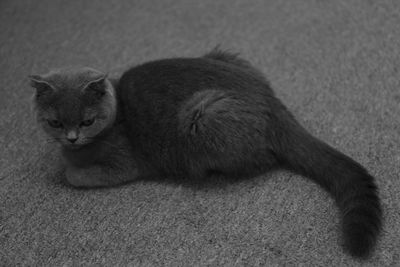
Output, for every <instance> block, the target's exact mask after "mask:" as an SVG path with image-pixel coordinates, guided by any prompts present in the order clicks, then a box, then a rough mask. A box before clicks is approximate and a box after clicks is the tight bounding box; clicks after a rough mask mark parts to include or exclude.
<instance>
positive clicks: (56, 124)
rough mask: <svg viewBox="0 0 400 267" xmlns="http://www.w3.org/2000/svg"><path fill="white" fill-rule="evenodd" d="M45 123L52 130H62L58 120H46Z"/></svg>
mask: <svg viewBox="0 0 400 267" xmlns="http://www.w3.org/2000/svg"><path fill="white" fill-rule="evenodd" d="M47 123H48V124H49V125H50V126H51V127H53V128H62V127H63V125H62V123H61V122H60V121H59V120H47Z"/></svg>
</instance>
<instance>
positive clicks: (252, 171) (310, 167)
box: [66, 50, 381, 257]
mask: <svg viewBox="0 0 400 267" xmlns="http://www.w3.org/2000/svg"><path fill="white" fill-rule="evenodd" d="M116 91H117V95H118V97H119V105H120V109H121V112H122V117H123V118H124V120H125V121H124V125H125V126H126V132H122V133H120V134H119V135H118V134H117V135H115V136H116V138H118V136H124V135H125V133H126V134H127V135H126V136H127V138H128V139H123V140H125V141H124V142H122V143H121V144H119V145H121V146H122V147H124V146H125V144H126V143H129V144H128V145H129V146H132V150H131V153H129V156H128V159H129V160H132V162H133V163H132V165H131V166H132V167H130V168H131V169H130V171H131V172H132V173H133V175H130V176H125V179H122V180H123V181H128V180H132V179H135V178H136V177H138V176H140V175H142V174H144V173H146V172H153V173H154V174H155V175H160V176H174V177H176V176H179V177H188V178H190V179H201V178H203V177H205V176H208V175H210V174H213V173H218V174H222V175H226V176H228V177H242V176H255V175H258V174H261V173H263V172H266V171H268V170H269V169H271V168H273V167H283V168H287V169H289V170H292V171H294V172H296V173H299V174H302V175H304V176H306V177H309V178H311V179H312V180H313V181H314V182H316V183H318V184H319V185H321V186H322V187H323V188H324V189H325V190H327V191H328V192H330V193H331V194H332V196H333V197H334V199H335V200H336V203H337V204H338V206H339V208H340V210H341V213H342V216H343V217H342V220H343V234H344V240H345V247H346V248H347V250H348V251H349V252H350V253H351V254H352V255H354V256H358V257H363V256H366V255H368V254H369V252H370V251H371V249H372V247H373V246H374V244H375V243H376V239H377V235H378V233H379V230H380V227H381V208H380V203H379V198H378V195H377V190H376V186H375V183H374V179H373V177H372V176H370V175H369V174H368V172H367V171H366V170H365V169H364V168H363V167H362V166H360V165H359V164H358V163H356V162H355V161H354V160H352V159H351V158H349V157H347V156H345V155H343V154H342V153H340V152H338V151H336V150H335V149H333V148H332V147H330V146H329V145H327V144H325V143H323V142H322V141H320V140H318V139H316V138H315V137H313V136H311V135H310V134H309V133H308V132H307V131H306V130H305V129H304V128H303V127H302V126H301V125H300V124H299V123H298V122H297V121H296V120H295V119H294V117H293V116H292V114H291V113H290V112H289V111H288V110H287V109H286V108H285V106H284V105H283V104H282V103H281V102H280V100H278V99H277V98H276V97H275V96H274V93H273V91H272V89H271V88H270V86H269V84H268V82H267V81H266V80H265V78H264V77H263V75H262V74H261V73H260V72H259V71H257V70H256V69H254V68H253V67H252V66H251V65H250V64H249V63H248V62H247V61H244V60H242V59H240V58H238V57H236V56H235V55H233V54H229V53H224V52H220V51H218V50H215V51H213V52H211V53H209V54H207V55H206V56H204V57H200V58H177V59H166V60H159V61H154V62H150V63H145V64H143V65H140V66H137V67H134V68H132V69H130V70H128V71H127V72H125V73H124V74H123V75H122V77H121V79H120V81H119V83H118V86H117V87H116ZM110 136H112V135H110ZM123 138H125V137H123ZM113 140H115V138H109V140H108V141H113ZM127 140H129V141H128V142H127ZM98 144H101V143H98ZM82 151H83V150H82ZM89 151H91V150H89ZM93 151H96V149H94V150H93ZM68 153H72V154H71V155H73V153H81V152H73V151H68ZM68 153H67V154H68ZM89 154H90V153H89ZM94 154H96V156H98V154H99V153H94ZM109 154H112V152H110V153H109ZM105 155H106V156H107V153H106V154H105ZM66 158H67V159H68V155H66ZM72 158H74V159H76V158H77V157H75V156H72ZM106 158H107V157H106ZM129 160H128V161H129ZM69 161H70V162H73V160H69ZM79 162H80V160H78V162H77V164H73V165H74V166H77V165H79ZM138 162H141V163H143V164H138ZM122 163H123V164H125V163H126V161H122ZM95 165H96V166H97V167H96V168H93V167H92V166H86V167H84V168H81V167H78V170H79V172H76V168H75V167H74V168H70V172H71V171H72V175H71V174H68V172H67V179H69V181H70V183H72V184H74V185H77V186H90V184H91V183H93V185H96V186H99V185H100V186H101V185H110V184H113V183H114V184H118V183H120V182H121V181H120V180H118V179H116V180H113V175H114V174H115V169H117V170H118V169H120V168H114V169H112V172H109V173H108V174H107V175H108V182H107V183H106V182H103V180H101V179H96V176H100V175H101V174H100V172H101V170H99V166H101V165H102V163H100V164H95ZM139 165H140V166H139ZM138 166H139V167H138ZM144 166H146V167H144ZM122 170H123V168H122ZM122 172H123V171H122ZM76 173H79V175H76ZM117 173H118V174H120V173H121V172H120V171H117ZM93 174H95V175H93ZM103 175H104V174H103ZM69 176H70V178H68V177H69ZM72 176H73V179H71V177H72ZM85 176H86V178H85ZM106 178H107V177H106ZM74 179H78V180H74ZM82 179H86V181H85V182H80V180H82ZM102 179H104V176H103V177H102ZM106 180H107V179H106ZM110 181H111V182H110ZM102 183H103V184H102Z"/></svg>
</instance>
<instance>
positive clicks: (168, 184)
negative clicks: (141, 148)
mask: <svg viewBox="0 0 400 267" xmlns="http://www.w3.org/2000/svg"><path fill="white" fill-rule="evenodd" d="M399 14H400V3H399V2H398V1H394V0H391V1H366V0H350V1H349V0H336V1H317V0H308V1H307V0H299V1H284V0H274V1H272V0H271V1H261V0H258V1H257V0H254V1H245V0H230V1H228V0H226V1H213V0H204V1H192V0H190V1H185V0H175V1H172V0H166V1H153V0H151V1H149V0H147V1H144V0H135V1H117V0H112V1H106V0H99V1H61V0H51V1H50V0H42V1H33V0H18V1H12V0H3V1H1V2H0V77H1V80H0V84H1V87H0V90H1V97H0V147H1V150H0V247H1V249H0V265H1V266H17V265H22V266H93V265H99V266H361V265H362V266H400V238H399V237H400V209H399V203H400V180H399V178H398V176H399V173H400V168H399V163H400V123H399V118H400V90H399V87H400V82H399V81H400V79H399V78H400V75H399V67H398V64H399V62H400V27H399V25H400V15H399ZM217 44H219V45H220V46H221V47H222V48H226V49H230V50H231V51H235V52H240V53H241V55H242V57H244V58H246V59H248V60H250V61H251V62H252V63H254V65H255V66H256V67H257V68H259V69H260V70H261V71H262V72H263V73H264V74H265V75H266V76H267V77H268V79H269V80H270V82H271V85H272V87H273V88H274V90H275V92H276V94H277V96H278V97H279V98H281V99H282V101H283V102H284V103H285V104H286V105H287V106H288V108H289V109H290V110H291V111H292V112H293V113H294V114H295V116H296V117H297V118H298V119H299V121H300V122H301V123H302V124H303V125H304V126H305V128H307V129H308V130H309V131H310V132H311V133H313V134H314V135H315V136H317V137H319V138H320V139H322V140H324V141H326V142H327V143H329V144H330V145H332V146H333V147H335V148H337V149H338V150H340V151H342V152H344V153H345V154H347V155H349V156H351V157H352V158H354V159H355V160H357V161H358V162H360V163H361V164H362V165H363V166H365V167H366V168H367V169H368V171H369V172H370V173H371V174H373V175H374V176H375V177H376V180H377V184H378V186H379V189H380V197H381V199H382V205H383V209H384V227H383V231H382V235H381V238H380V240H379V242H378V245H377V248H376V250H375V251H374V253H373V255H372V256H371V258H369V259H368V260H366V261H359V260H356V259H354V258H351V257H350V256H348V255H347V254H345V253H344V252H343V250H342V247H341V246H340V244H341V242H342V238H341V235H340V220H339V213H338V210H337V208H336V206H335V204H334V202H333V200H332V198H331V197H330V196H329V195H328V194H327V193H325V192H324V191H323V190H322V189H321V188H319V187H318V186H317V185H315V184H313V183H311V182H310V181H309V180H307V179H305V178H303V177H301V176H298V175H294V174H292V173H290V172H286V171H281V170H277V171H274V172H270V173H267V174H265V175H262V176H259V177H255V178H254V179H248V180H242V181H236V182H230V181H211V182H207V183H205V184H203V185H190V184H183V183H178V182H173V181H165V182H160V181H150V180H149V181H140V182H136V183H131V184H127V185H124V186H121V187H116V188H110V189H96V190H77V189H74V188H71V187H69V186H67V185H66V184H65V182H64V179H63V173H62V167H61V162H60V158H59V154H58V151H57V149H56V148H55V147H54V145H53V144H49V143H48V142H46V139H45V138H44V137H43V135H42V134H41V132H40V130H38V129H37V127H36V125H35V119H34V116H33V114H32V112H31V107H30V103H31V101H30V100H31V96H32V93H33V89H32V88H30V87H29V84H28V81H27V75H28V74H32V73H43V72H47V71H48V70H49V69H51V68H55V67H61V66H68V65H69V66H70V65H87V66H91V67H94V68H97V69H100V70H104V71H109V72H111V73H112V74H115V75H118V74H120V72H121V71H122V70H124V69H126V68H127V67H129V66H131V65H135V64H138V63H141V62H145V61H148V60H152V59H158V58H166V57H175V56H198V55H201V54H203V53H205V52H207V51H209V50H210V49H211V48H213V47H215V45H217Z"/></svg>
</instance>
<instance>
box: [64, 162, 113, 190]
mask: <svg viewBox="0 0 400 267" xmlns="http://www.w3.org/2000/svg"><path fill="white" fill-rule="evenodd" d="M65 177H66V179H67V182H68V183H69V184H70V185H72V186H73V187H84V188H89V187H100V186H106V184H104V183H103V182H101V180H100V179H98V178H96V177H93V174H90V170H89V169H84V168H74V167H68V168H67V169H66V171H65Z"/></svg>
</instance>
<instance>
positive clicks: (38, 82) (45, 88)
mask: <svg viewBox="0 0 400 267" xmlns="http://www.w3.org/2000/svg"><path fill="white" fill-rule="evenodd" d="M28 78H29V82H30V85H31V86H32V87H33V88H35V89H36V96H38V97H39V96H41V95H43V94H47V93H52V92H54V91H55V89H54V88H53V86H51V85H50V84H49V83H48V82H47V81H46V80H45V79H44V78H43V77H42V76H40V75H29V76H28Z"/></svg>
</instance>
